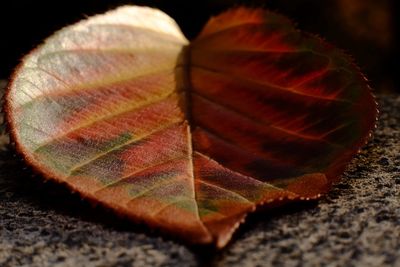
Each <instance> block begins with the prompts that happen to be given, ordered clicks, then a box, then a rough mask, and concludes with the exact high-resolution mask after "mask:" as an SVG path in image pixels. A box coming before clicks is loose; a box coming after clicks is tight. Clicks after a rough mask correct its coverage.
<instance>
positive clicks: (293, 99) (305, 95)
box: [6, 6, 376, 247]
mask: <svg viewBox="0 0 400 267" xmlns="http://www.w3.org/2000/svg"><path fill="white" fill-rule="evenodd" d="M6 111H7V120H8V122H9V124H10V128H11V133H12V137H13V139H14V140H15V142H16V147H17V150H18V151H19V152H21V153H22V154H23V156H24V157H25V159H26V160H27V161H28V163H29V164H31V165H32V166H33V167H35V169H37V170H38V171H39V172H40V173H42V174H43V175H44V177H46V178H49V179H53V180H56V181H58V182H62V183H65V184H66V185H67V186H68V187H70V188H71V189H72V190H74V191H77V192H79V193H80V194H81V195H82V196H84V197H86V198H88V199H91V200H92V201H96V202H99V203H101V204H103V205H104V206H107V207H110V208H112V209H113V210H115V212H117V213H119V214H122V215H125V216H127V217H129V218H131V219H132V220H134V221H138V222H145V223H147V224H148V225H150V226H152V227H154V228H157V229H160V230H162V231H164V232H166V233H169V234H171V235H174V236H178V237H180V238H182V239H184V240H186V241H187V242H189V243H197V244H208V243H214V244H215V245H216V246H217V247H223V246H225V245H226V244H227V242H228V241H229V240H230V238H231V236H232V234H233V232H234V230H235V229H236V228H237V227H238V225H239V224H240V223H241V222H243V220H244V218H245V216H246V215H247V214H248V213H249V212H253V211H254V210H255V209H256V208H257V207H258V206H261V205H263V206H266V207H272V206H276V205H278V204H282V203H286V202H290V201H299V200H308V199H315V198H318V197H320V195H321V194H323V193H326V192H327V191H328V189H329V188H330V186H331V185H332V184H333V183H334V182H335V181H337V180H338V178H339V177H340V175H341V173H342V172H343V170H344V168H345V166H346V164H347V163H348V162H349V160H350V159H351V158H352V156H353V155H354V154H355V153H356V152H357V150H358V149H359V148H360V147H361V146H362V145H363V144H364V143H365V142H366V140H367V138H368V136H369V134H370V131H371V129H372V128H373V126H374V123H375V118H376V104H375V102H374V99H373V97H372V95H371V93H370V90H369V88H368V86H367V83H366V81H365V80H364V78H363V76H362V75H361V74H360V73H359V71H358V69H357V68H356V67H355V66H354V65H353V63H352V62H351V61H350V60H349V59H348V57H347V56H345V55H344V54H343V53H342V52H341V51H339V50H337V49H335V48H333V47H331V46H330V45H328V44H326V43H325V42H324V41H322V40H320V39H318V38H316V37H313V36H310V35H309V34H304V33H301V32H299V31H298V30H296V29H295V28H294V27H293V25H292V24H291V22H290V21H289V20H288V19H286V18H285V17H283V16H281V15H277V14H275V13H272V12H269V11H266V10H262V9H249V8H243V7H239V8H235V9H232V10H229V11H227V12H225V13H223V14H221V15H219V16H217V17H215V18H212V19H211V20H210V21H209V22H208V23H207V25H206V26H205V28H204V29H203V31H202V32H201V33H200V35H199V36H198V38H197V39H195V40H194V41H193V42H191V43H190V44H189V42H188V41H187V40H186V38H185V37H184V36H183V34H182V33H181V31H180V30H179V27H178V26H177V25H176V23H175V22H174V21H173V20H172V19H171V18H170V17H168V16H167V15H166V14H164V13H162V12H161V11H158V10H155V9H151V8H146V7H137V6H126V7H121V8H118V9H116V10H114V11H110V12H108V13H106V14H104V15H99V16H95V17H92V18H89V19H87V20H85V21H82V22H79V23H77V24H75V25H72V26H69V27H66V28H65V29H63V30H61V31H59V32H57V33H56V34H54V35H53V36H52V37H50V38H49V39H47V41H46V42H45V43H44V44H43V45H42V46H40V47H39V48H38V49H36V50H34V51H33V52H32V53H31V54H29V55H28V56H27V57H25V59H24V60H23V63H22V64H21V66H20V67H19V68H18V69H17V71H16V72H15V75H14V78H13V81H12V83H11V85H10V87H9V90H8V93H7V96H6Z"/></svg>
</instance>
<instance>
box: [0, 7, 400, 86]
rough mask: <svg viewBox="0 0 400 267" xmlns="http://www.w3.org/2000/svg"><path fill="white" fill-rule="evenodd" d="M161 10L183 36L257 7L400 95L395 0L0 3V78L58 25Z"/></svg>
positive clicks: (373, 81)
mask: <svg viewBox="0 0 400 267" xmlns="http://www.w3.org/2000/svg"><path fill="white" fill-rule="evenodd" d="M133 3H134V4H140V5H148V6H153V7H157V8H160V9H162V10H164V11H165V12H166V13H168V14H169V15H171V16H172V17H173V18H174V19H175V20H176V21H177V22H178V24H179V25H180V26H181V28H182V30H183V32H184V33H185V34H186V36H187V37H188V38H193V37H195V36H196V34H197V33H198V32H199V31H200V29H201V27H202V26H203V25H204V23H205V22H206V21H207V19H208V18H209V17H210V16H212V15H216V14H218V13H219V12H221V11H223V10H225V9H227V8H229V7H231V6H234V5H237V4H240V3H246V4H247V5H252V6H262V7H266V8H269V9H272V10H275V11H278V12H280V13H282V14H285V15H287V16H288V17H290V18H291V19H293V21H294V22H296V23H297V24H298V26H299V28H301V29H303V30H306V31H309V32H312V33H315V34H318V35H320V36H322V37H324V38H325V39H327V40H328V41H329V42H331V43H333V44H334V45H336V46H338V47H339V48H341V49H343V50H345V51H346V52H348V53H349V54H351V55H353V57H354V59H355V61H356V63H357V64H358V65H359V66H360V67H361V69H362V71H363V72H364V73H365V74H366V75H367V77H368V78H369V80H370V81H371V85H372V87H373V88H374V90H375V91H377V92H394V91H397V92H399V93H400V75H398V73H397V71H396V70H400V63H399V58H400V57H399V52H398V51H397V49H396V47H399V44H400V43H399V36H400V34H399V27H397V25H399V15H400V3H399V1H396V0H379V1H377V0H324V1H320V0H253V1H237V0H236V1H235V0H202V1H182V0H181V1H174V0H168V1H166V0H158V1H157V0H154V1H150V0H148V1H128V0H80V1H62V0H59V1H51V2H45V1H33V0H32V1H22V0H20V1H1V3H0V34H1V35H0V79H6V78H7V77H9V75H10V73H11V72H12V70H13V69H14V68H15V66H16V65H17V64H18V62H19V59H20V58H21V57H22V56H23V55H24V54H26V53H27V52H29V51H30V50H31V49H33V48H34V47H35V46H37V45H38V44H40V43H41V41H42V40H43V39H44V38H46V37H47V36H49V35H51V34H52V33H53V32H54V31H56V30H58V29H60V28H61V27H63V26H66V25H68V24H71V23H74V22H76V21H79V20H80V19H83V18H85V17H86V16H90V15H94V14H97V13H102V12H105V11H106V10H109V9H112V8H114V7H117V6H119V5H122V4H133Z"/></svg>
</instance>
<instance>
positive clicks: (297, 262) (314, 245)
mask: <svg viewBox="0 0 400 267" xmlns="http://www.w3.org/2000/svg"><path fill="white" fill-rule="evenodd" d="M379 102H380V105H381V111H382V113H381V118H380V123H379V127H378V129H377V130H376V131H375V137H374V140H373V141H372V142H370V143H369V144H368V145H367V146H366V147H365V148H364V149H363V151H362V152H361V153H360V154H359V155H358V156H357V157H356V158H355V159H354V160H353V162H352V163H351V165H350V166H349V168H348V171H347V172H346V174H345V175H344V177H343V182H342V183H340V184H338V185H337V186H336V187H335V188H334V189H333V190H332V191H331V192H330V193H329V195H327V196H326V197H325V198H323V199H322V200H320V201H319V202H315V203H309V204H297V205H291V206H289V207H283V208H279V210H276V211H273V212H267V213H263V214H259V215H253V216H251V217H250V220H249V221H248V223H247V224H246V225H244V226H243V227H242V228H241V231H240V232H239V233H238V234H237V235H236V236H235V238H234V240H233V242H231V243H230V245H229V246H228V247H226V249H224V250H223V251H220V252H215V251H213V250H212V249H209V248H189V247H187V246H185V245H183V244H181V243H179V242H176V241H172V240H170V239H164V238H161V237H159V236H158V235H157V234H156V233H151V232H150V231H148V230H147V229H146V228H145V227H143V226H137V225H132V224H131V223H129V222H127V221H124V220H121V219H118V218H116V217H115V216H113V214H111V213H109V212H107V211H104V210H103V209H101V208H93V207H91V206H90V205H89V204H87V203H86V202H84V201H81V200H80V199H79V197H78V196H76V195H71V194H70V193H69V192H68V191H67V190H65V189H64V188H63V187H61V186H58V185H54V184H52V183H43V182H42V180H41V179H40V177H32V172H31V171H30V170H29V169H27V170H24V169H23V167H24V164H23V163H21V162H19V161H18V158H15V157H13V156H12V152H10V151H9V150H8V151H7V150H5V151H0V266H2V267H3V266H4V267H6V266H71V267H79V266H82V267H83V266H85V267H90V266H138V267H146V266H174V267H175V266H240V267H246V266H363V267H368V266H382V267H384V266H400V154H399V151H400V96H394V95H389V96H381V97H380V98H379Z"/></svg>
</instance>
